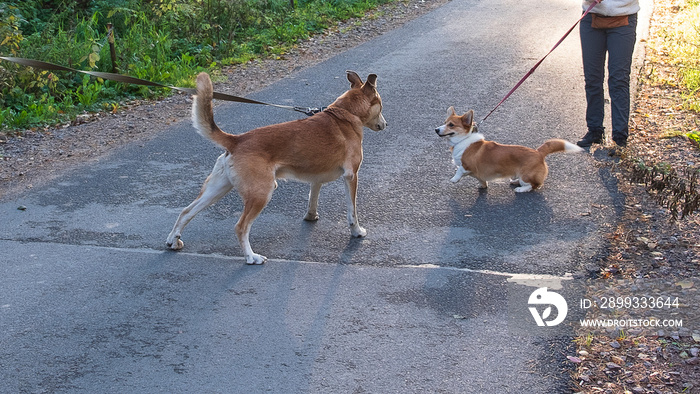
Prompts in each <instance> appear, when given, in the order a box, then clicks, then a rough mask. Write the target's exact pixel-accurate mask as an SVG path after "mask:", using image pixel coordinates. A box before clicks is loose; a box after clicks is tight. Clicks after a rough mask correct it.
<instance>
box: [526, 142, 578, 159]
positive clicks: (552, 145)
mask: <svg viewBox="0 0 700 394" xmlns="http://www.w3.org/2000/svg"><path fill="white" fill-rule="evenodd" d="M537 151H538V152H540V154H542V156H547V155H548V154H550V153H556V152H581V151H583V148H581V147H580V146H578V145H574V144H572V143H571V142H569V141H564V140H560V139H553V140H549V141H547V142H545V143H544V144H542V146H540V147H539V148H537Z"/></svg>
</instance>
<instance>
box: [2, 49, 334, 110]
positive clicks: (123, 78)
mask: <svg viewBox="0 0 700 394" xmlns="http://www.w3.org/2000/svg"><path fill="white" fill-rule="evenodd" d="M0 60H5V61H8V62H12V63H17V64H20V65H23V66H28V67H34V68H38V69H43V70H56V71H69V72H78V73H83V74H87V75H91V76H93V77H97V78H102V79H107V80H110V81H115V82H124V83H130V84H134V85H143V86H153V87H158V88H168V89H173V90H177V91H180V92H184V93H187V94H191V95H194V94H197V89H193V88H179V87H175V86H169V85H163V84H160V83H157V82H152V81H147V80H145V79H139V78H134V77H130V76H128V75H122V74H115V73H105V72H100V71H83V70H76V69H74V68H70V67H64V66H59V65H58V64H53V63H47V62H42V61H40V60H33V59H25V58H21V57H4V56H0ZM214 98H215V99H217V100H224V101H234V102H238V103H247V104H260V105H267V106H270V107H277V108H282V109H288V110H290V111H296V112H301V113H303V114H305V115H307V116H311V115H313V114H315V113H318V112H321V111H323V110H324V109H325V107H321V108H312V107H295V106H291V105H279V104H270V103H264V102H262V101H257V100H252V99H248V98H245V97H238V96H232V95H230V94H225V93H219V92H214Z"/></svg>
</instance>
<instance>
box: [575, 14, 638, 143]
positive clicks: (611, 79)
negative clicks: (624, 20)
mask: <svg viewBox="0 0 700 394" xmlns="http://www.w3.org/2000/svg"><path fill="white" fill-rule="evenodd" d="M592 19H593V18H592V15H591V14H588V15H586V17H585V18H583V20H581V25H580V28H579V32H580V34H581V53H582V56H583V74H584V79H585V84H586V103H587V107H586V125H587V126H588V129H589V130H601V131H602V130H603V118H604V117H605V97H604V94H603V92H604V90H603V83H604V79H605V59H606V56H607V60H608V91H609V94H610V117H611V120H612V137H613V140H614V141H616V142H617V141H626V140H627V136H628V134H629V116H630V72H631V67H632V54H633V52H634V44H635V42H636V40H637V14H634V15H630V16H629V25H628V26H621V27H616V28H612V29H594V28H593V27H591V21H592Z"/></svg>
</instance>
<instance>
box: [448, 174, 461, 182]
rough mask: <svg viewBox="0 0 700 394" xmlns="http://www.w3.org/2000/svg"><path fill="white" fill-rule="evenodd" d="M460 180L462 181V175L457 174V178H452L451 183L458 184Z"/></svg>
mask: <svg viewBox="0 0 700 394" xmlns="http://www.w3.org/2000/svg"><path fill="white" fill-rule="evenodd" d="M460 179H462V174H455V176H453V177H452V178H450V182H452V183H457V182H459V180H460Z"/></svg>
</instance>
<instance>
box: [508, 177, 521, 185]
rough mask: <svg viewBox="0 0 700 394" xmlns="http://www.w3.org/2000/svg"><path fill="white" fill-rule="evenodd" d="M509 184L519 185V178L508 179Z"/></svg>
mask: <svg viewBox="0 0 700 394" xmlns="http://www.w3.org/2000/svg"><path fill="white" fill-rule="evenodd" d="M510 184H511V185H519V184H520V178H515V179H511V180H510Z"/></svg>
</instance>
